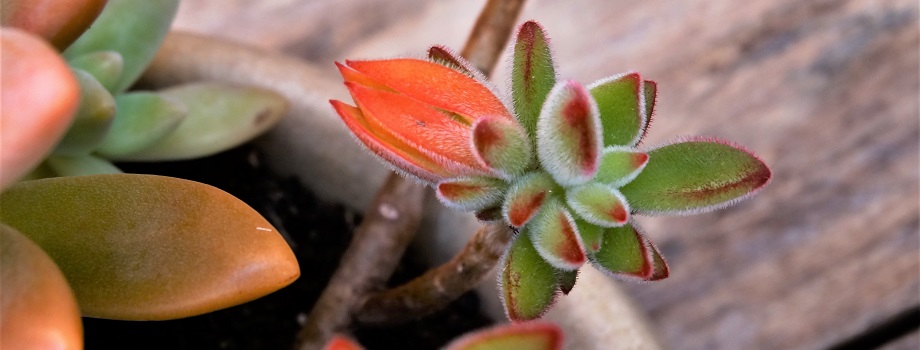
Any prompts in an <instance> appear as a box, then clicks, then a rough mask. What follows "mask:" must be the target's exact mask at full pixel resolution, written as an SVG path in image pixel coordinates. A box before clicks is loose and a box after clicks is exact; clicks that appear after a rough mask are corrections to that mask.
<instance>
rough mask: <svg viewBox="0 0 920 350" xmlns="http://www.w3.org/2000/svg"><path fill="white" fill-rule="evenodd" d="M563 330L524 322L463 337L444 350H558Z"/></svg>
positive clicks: (538, 323)
mask: <svg viewBox="0 0 920 350" xmlns="http://www.w3.org/2000/svg"><path fill="white" fill-rule="evenodd" d="M560 349H562V330H561V329H559V327H557V326H556V325H553V324H551V323H542V322H523V323H512V324H507V325H500V326H495V327H492V328H488V329H485V330H481V331H476V332H473V333H469V334H467V335H464V336H463V337H460V338H457V339H456V340H454V341H452V342H451V343H450V344H449V345H447V347H446V348H445V350H560Z"/></svg>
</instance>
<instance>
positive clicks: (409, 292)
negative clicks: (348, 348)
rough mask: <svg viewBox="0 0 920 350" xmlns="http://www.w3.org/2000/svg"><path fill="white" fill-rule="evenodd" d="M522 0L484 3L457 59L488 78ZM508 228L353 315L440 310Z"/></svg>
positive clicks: (369, 319)
mask: <svg viewBox="0 0 920 350" xmlns="http://www.w3.org/2000/svg"><path fill="white" fill-rule="evenodd" d="M523 5H524V0H490V1H489V2H488V3H487V4H486V6H485V8H484V9H483V11H482V13H481V14H480V15H479V18H478V19H477V20H476V26H475V27H474V28H473V31H472V33H471V34H470V38H469V40H468V41H467V43H466V46H465V47H464V48H463V52H462V55H463V56H464V57H466V58H467V59H469V60H470V61H471V62H472V63H473V64H474V65H475V66H476V67H477V68H479V69H480V70H481V71H482V72H483V73H484V74H485V75H486V76H488V75H489V74H490V73H491V72H492V69H493V68H494V67H495V64H496V62H498V58H499V56H500V55H501V53H502V50H503V48H504V47H505V45H506V44H507V42H508V38H510V37H511V31H512V29H513V27H514V23H515V21H516V19H517V17H518V14H519V13H520V12H521V8H522V7H523ZM510 238H511V230H510V229H508V227H507V226H505V225H504V224H499V223H496V224H490V225H488V226H486V227H483V228H482V229H480V230H479V231H478V232H477V233H476V235H475V236H473V237H472V238H471V239H470V241H469V242H468V243H467V245H466V247H464V248H463V250H462V251H460V253H459V254H457V255H456V256H455V257H454V258H453V259H451V260H450V261H448V262H447V263H445V264H443V265H441V266H439V267H438V268H436V269H432V270H429V271H428V272H426V273H425V274H423V275H422V276H419V277H418V278H416V279H414V280H412V281H410V282H409V283H407V284H404V285H402V286H399V287H397V288H394V289H391V290H388V291H384V292H381V293H378V294H376V295H370V296H369V297H368V298H367V300H366V302H365V303H364V304H363V306H362V307H361V308H360V311H359V312H358V314H357V315H356V317H357V319H358V321H359V322H361V323H368V324H389V323H399V322H404V321H408V320H411V319H414V318H418V317H421V316H424V315H427V314H429V313H431V312H434V311H437V310H440V309H443V308H444V307H445V306H447V304H448V303H450V302H451V301H453V300H455V299H457V298H458V297H459V296H460V295H462V294H463V293H466V292H467V291H469V290H470V289H473V288H474V287H475V286H476V285H477V284H478V283H479V282H480V281H482V279H483V278H485V276H486V275H487V274H488V273H489V272H490V271H491V270H492V268H493V267H494V266H495V264H496V262H497V261H498V259H499V258H500V257H501V254H502V252H503V251H504V249H505V246H506V245H507V244H508V240H509V239H510Z"/></svg>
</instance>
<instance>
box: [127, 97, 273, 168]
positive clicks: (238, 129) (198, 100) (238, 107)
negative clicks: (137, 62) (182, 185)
mask: <svg viewBox="0 0 920 350" xmlns="http://www.w3.org/2000/svg"><path fill="white" fill-rule="evenodd" d="M160 94H161V95H162V96H164V97H166V98H174V99H176V100H178V101H180V102H182V103H183V104H185V105H186V107H188V115H186V117H185V119H184V120H183V121H182V123H181V124H179V127H178V128H176V129H175V130H174V131H173V132H172V133H170V134H169V135H168V136H167V137H165V138H164V139H162V140H160V141H159V142H157V143H155V144H153V145H152V146H150V147H147V148H144V149H142V150H140V151H138V152H137V153H132V154H127V155H119V156H112V159H115V160H145V161H146V160H182V159H191V158H198V157H204V156H209V155H212V154H215V153H218V152H221V151H224V150H227V149H230V148H233V147H236V146H239V145H240V144H242V143H244V142H246V141H249V140H251V139H252V138H254V137H256V136H257V135H259V134H261V133H262V132H264V131H265V130H268V128H270V127H272V126H273V125H275V123H277V122H278V121H279V120H280V119H281V117H282V116H283V115H284V113H285V112H286V111H287V109H288V103H287V100H285V99H284V97H282V96H281V95H279V94H278V93H276V92H274V91H270V90H265V89H261V88H257V87H249V86H234V85H221V84H218V83H192V84H188V85H182V86H178V87H174V88H170V89H167V90H163V91H160Z"/></svg>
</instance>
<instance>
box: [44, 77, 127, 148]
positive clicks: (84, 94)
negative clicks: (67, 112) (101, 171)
mask: <svg viewBox="0 0 920 350" xmlns="http://www.w3.org/2000/svg"><path fill="white" fill-rule="evenodd" d="M74 76H75V77H76V78H77V82H79V83H80V92H81V94H80V107H79V109H78V110H77V114H76V115H75V116H74V119H73V124H70V129H68V130H67V133H66V134H64V137H63V138H62V139H61V141H59V142H58V144H57V146H56V147H55V149H54V152H53V153H54V154H58V155H68V156H76V155H87V154H89V153H90V152H92V151H93V150H94V149H96V147H97V146H98V145H99V142H100V141H102V138H103V137H105V134H106V133H108V131H109V127H110V126H111V125H112V121H113V120H114V119H115V98H114V97H112V94H110V93H109V92H108V91H107V90H106V89H105V87H103V86H102V84H100V83H99V81H97V80H96V78H94V77H93V76H92V75H90V74H89V73H87V72H85V71H82V70H79V69H74Z"/></svg>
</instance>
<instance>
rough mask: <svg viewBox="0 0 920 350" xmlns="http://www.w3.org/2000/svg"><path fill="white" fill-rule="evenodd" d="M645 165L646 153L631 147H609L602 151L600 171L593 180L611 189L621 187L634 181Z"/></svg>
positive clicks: (646, 162) (646, 161)
mask: <svg viewBox="0 0 920 350" xmlns="http://www.w3.org/2000/svg"><path fill="white" fill-rule="evenodd" d="M646 164H648V154H647V153H645V152H640V151H639V150H636V149H634V148H631V147H623V146H610V147H607V148H605V149H604V155H602V156H601V165H600V169H599V170H598V171H597V176H595V177H594V180H595V181H598V182H602V183H605V184H608V185H610V186H613V187H617V188H618V187H622V186H623V185H625V184H628V183H629V182H630V181H632V180H633V179H635V178H636V176H638V175H639V173H640V172H642V169H645V165H646Z"/></svg>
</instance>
